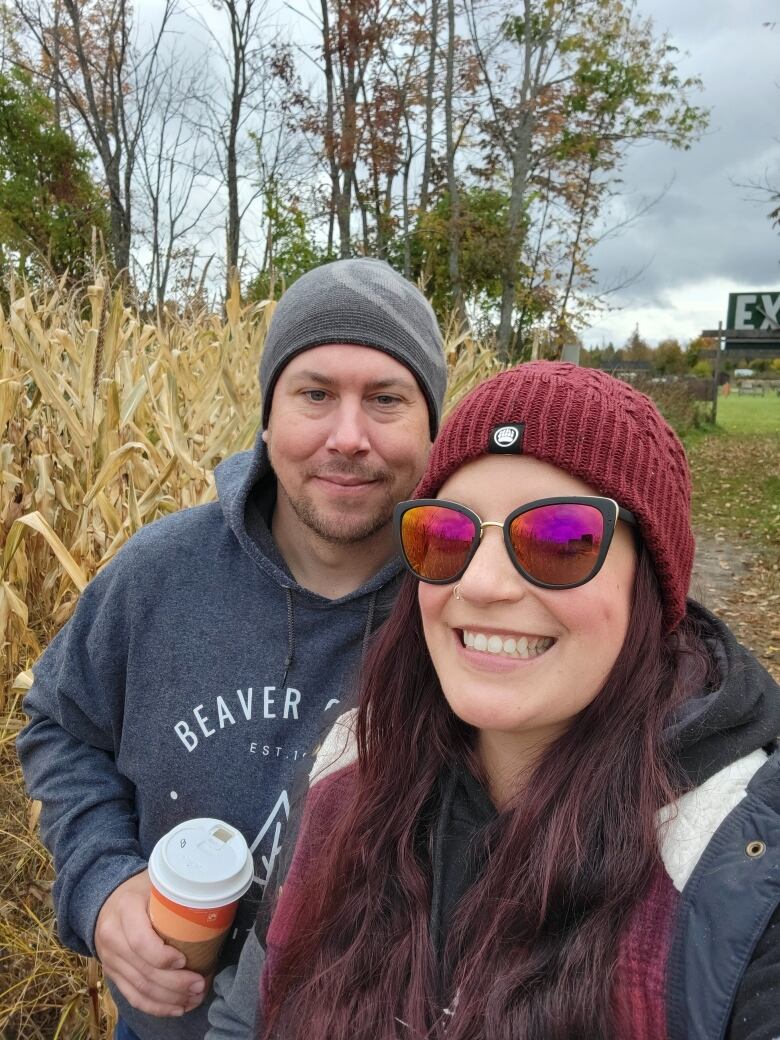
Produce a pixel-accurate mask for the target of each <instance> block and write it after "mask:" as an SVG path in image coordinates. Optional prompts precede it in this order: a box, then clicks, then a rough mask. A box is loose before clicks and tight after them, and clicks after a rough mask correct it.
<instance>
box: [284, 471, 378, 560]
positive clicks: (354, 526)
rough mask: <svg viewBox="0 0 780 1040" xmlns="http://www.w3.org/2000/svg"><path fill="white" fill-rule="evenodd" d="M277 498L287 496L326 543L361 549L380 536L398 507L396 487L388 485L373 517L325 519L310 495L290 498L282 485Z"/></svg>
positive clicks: (294, 509)
mask: <svg viewBox="0 0 780 1040" xmlns="http://www.w3.org/2000/svg"><path fill="white" fill-rule="evenodd" d="M277 494H279V495H283V496H284V497H285V498H286V499H287V501H288V503H289V505H290V508H291V509H292V511H293V512H294V513H295V515H296V516H297V517H298V519H299V520H300V522H301V523H302V524H303V525H304V526H305V527H308V528H309V530H310V531H312V532H313V533H314V534H316V535H317V536H318V537H319V538H321V539H322V540H323V541H324V542H328V543H329V544H330V545H358V544H360V543H361V542H365V541H368V539H370V538H373V536H374V535H375V534H379V532H380V531H382V530H384V529H385V528H386V527H387V525H388V524H389V523H390V521H391V519H392V516H393V508H394V506H395V496H394V494H393V488H392V485H390V484H387V485H385V494H384V497H383V499H382V501H381V502H379V503H378V504H377V506H376V508H375V509H374V511H373V512H372V513H371V514H370V515H369V516H355V517H352V516H350V514H349V513H342V514H341V515H339V516H338V517H333V518H331V517H328V516H324V515H323V514H322V512H321V511H319V510H318V509H317V507H316V506H315V505H314V502H313V501H312V500H311V498H310V497H309V496H308V495H306V494H301V495H300V496H298V497H297V498H293V497H292V496H290V495H289V494H288V493H287V491H286V490H285V489H284V488H283V487H282V485H281V484H279V485H278V491H277Z"/></svg>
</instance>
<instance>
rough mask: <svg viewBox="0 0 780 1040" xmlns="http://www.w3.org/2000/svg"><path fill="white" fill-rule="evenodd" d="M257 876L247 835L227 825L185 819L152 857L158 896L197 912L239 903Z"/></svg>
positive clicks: (150, 872)
mask: <svg viewBox="0 0 780 1040" xmlns="http://www.w3.org/2000/svg"><path fill="white" fill-rule="evenodd" d="M253 875H254V862H253V860H252V853H251V852H250V851H249V848H248V847H247V843H246V841H245V840H244V836H243V834H241V833H240V831H237V830H236V829H235V827H231V826H230V824H229V823H224V822H223V821H222V820H214V819H210V818H201V819H195V820H185V822H184V823H180V824H178V826H176V827H174V828H173V830H171V831H168V833H167V834H164V835H163V837H162V838H160V840H159V841H158V842H157V844H156V845H155V846H154V848H153V849H152V855H151V856H150V857H149V878H150V880H151V882H152V884H153V885H154V887H155V888H156V889H157V891H158V892H160V893H161V894H162V895H164V896H166V897H167V898H168V899H171V900H173V902H174V903H181V904H182V905H183V906H190V907H194V908H195V909H199V908H200V907H217V906H225V905H226V904H227V903H232V902H234V901H235V900H236V899H240V898H241V896H242V895H243V894H244V893H245V892H246V891H247V889H248V888H249V886H250V885H251V884H252V877H253Z"/></svg>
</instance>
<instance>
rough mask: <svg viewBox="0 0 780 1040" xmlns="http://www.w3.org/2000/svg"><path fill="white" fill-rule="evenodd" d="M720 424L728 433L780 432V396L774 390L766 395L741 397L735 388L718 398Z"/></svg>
mask: <svg viewBox="0 0 780 1040" xmlns="http://www.w3.org/2000/svg"><path fill="white" fill-rule="evenodd" d="M718 426H721V427H723V429H724V430H725V431H726V432H727V433H739V434H743V433H747V434H750V433H776V434H780V396H778V394H777V391H773V392H772V393H767V394H766V395H765V396H764V397H739V396H738V395H737V392H736V391H735V390H733V391H732V392H731V393H730V394H729V396H728V397H719V398H718Z"/></svg>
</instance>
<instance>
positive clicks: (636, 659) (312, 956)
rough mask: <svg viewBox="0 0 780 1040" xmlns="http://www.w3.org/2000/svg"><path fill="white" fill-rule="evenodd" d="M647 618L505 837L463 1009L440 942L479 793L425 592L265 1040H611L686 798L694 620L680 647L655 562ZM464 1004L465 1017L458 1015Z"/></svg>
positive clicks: (475, 892)
mask: <svg viewBox="0 0 780 1040" xmlns="http://www.w3.org/2000/svg"><path fill="white" fill-rule="evenodd" d="M638 557H639V558H638V564H637V571H636V577H635V583H634V591H633V601H632V608H631V617H630V620H629V625H628V631H627V634H626V638H625V641H624V644H623V647H622V649H621V651H620V653H619V655H618V657H617V660H616V661H615V664H614V666H613V668H612V670H611V672H610V674H609V676H608V677H607V679H606V681H605V684H604V686H603V688H602V690H601V691H600V693H599V694H598V696H597V697H596V698H595V699H594V700H593V702H592V703H591V704H590V705H588V707H586V708H585V709H584V710H583V711H582V712H581V713H580V714H579V715H578V716H577V718H576V719H575V720H574V721H573V723H572V725H571V726H570V728H569V729H568V731H567V732H566V733H565V734H564V735H563V736H561V737H560V738H559V739H558V740H556V741H555V742H554V743H553V744H552V745H551V746H549V747H548V748H547V749H546V750H545V752H544V753H543V755H542V756H541V757H540V759H539V761H538V762H537V764H536V766H535V767H534V769H533V771H532V773H531V774H530V775H529V776H528V777H526V778H524V781H523V786H522V793H521V794H520V795H518V798H517V799H516V801H515V802H514V803H513V804H510V805H508V806H506V807H505V808H504V809H503V810H502V811H501V812H500V814H499V816H498V819H497V820H496V822H495V823H494V824H493V825H491V827H490V828H489V829H488V830H489V833H487V835H486V839H485V840H486V843H487V849H486V851H487V855H486V858H485V863H486V866H485V868H484V871H483V873H482V875H481V877H480V879H479V880H478V881H477V882H476V883H475V884H474V885H473V887H472V889H471V890H470V891H469V893H468V894H467V895H466V896H465V897H464V899H463V900H462V901H461V903H460V905H459V906H458V908H457V911H456V914H455V917H454V921H453V924H452V927H451V928H450V934H449V936H448V939H447V950H446V958H445V959H446V962H447V963H448V964H450V965H453V969H452V972H453V974H452V978H451V979H450V980H449V986H448V993H447V994H445V995H444V996H443V997H442V994H440V993H438V992H437V989H438V978H439V975H438V972H439V966H438V965H437V964H435V963H434V960H435V958H434V952H433V948H432V945H431V941H430V938H429V933H428V925H429V912H430V899H431V848H430V840H431V834H432V827H433V819H434V817H435V813H436V791H437V780H438V778H439V777H440V775H441V774H442V771H443V770H444V769H446V768H447V767H448V766H451V765H452V764H453V763H456V762H458V761H460V762H464V763H465V764H466V765H467V767H468V768H470V769H471V770H472V771H473V772H475V773H476V774H477V775H479V765H478V763H477V762H476V761H475V756H474V754H473V750H472V746H473V736H474V734H473V731H472V730H471V729H470V728H469V727H468V726H466V725H465V724H464V723H462V722H461V721H460V720H459V719H458V718H457V717H456V716H455V715H454V714H453V712H452V711H451V710H450V708H449V706H448V704H447V702H446V700H445V698H444V696H443V694H442V691H441V688H440V686H439V682H438V679H437V677H436V673H435V671H434V669H433V666H432V664H431V660H430V656H429V654H428V652H427V648H426V645H425V641H424V638H423V632H422V624H421V619H420V613H419V609H418V605H417V584H416V582H414V581H412V580H411V579H409V580H408V581H406V582H405V584H404V585H403V587H402V590H401V592H400V594H399V597H398V600H397V603H396V606H395V608H394V610H393V613H392V614H391V616H390V618H389V619H388V621H387V622H386V623H385V625H384V626H383V627H382V629H381V632H380V635H379V636H378V638H377V640H376V642H375V644H374V646H373V648H372V650H371V652H370V654H369V657H368V659H367V661H366V666H365V668H364V672H363V680H362V690H361V698H360V706H359V712H358V723H357V737H358V766H357V771H356V778H355V783H354V785H353V787H352V794H351V797H350V798H349V799H348V800H347V804H345V805H344V806H343V807H341V811H340V815H339V817H338V818H337V819H335V820H334V821H333V826H332V830H331V831H330V832H329V834H328V835H327V840H324V838H323V840H322V841H321V842H318V848H317V849H316V850H314V853H315V857H316V858H315V864H316V866H315V867H314V869H312V870H311V871H310V872H308V875H307V881H306V899H305V900H304V905H302V906H301V908H300V909H299V912H298V916H297V920H296V925H295V928H294V929H293V932H292V934H291V936H290V940H289V942H288V943H287V944H286V946H285V948H284V950H283V951H282V953H281V957H280V961H279V962H278V966H277V970H275V971H274V972H273V975H272V978H271V979H270V983H269V990H268V999H267V1002H266V1007H265V1008H264V1014H263V1019H264V1028H263V1034H262V1035H263V1036H264V1037H265V1038H266V1040H271V1038H283V1040H396V1038H398V1037H409V1038H410V1040H412V1038H414V1040H417V1038H422V1037H438V1036H440V1035H442V1036H443V1035H444V1033H445V1025H444V1022H445V1021H446V1040H467V1038H468V1040H478V1038H479V1040H510V1038H511V1040H564V1038H565V1040H573V1038H579V1040H611V1038H612V1037H613V1036H614V1035H615V1031H616V1030H615V1025H616V1023H615V1021H614V1012H613V1007H612V1000H611V993H612V979H613V972H614V966H615V957H616V949H617V938H618V935H619V933H620V931H621V928H622V926H623V925H624V923H625V921H626V918H627V915H628V914H629V913H630V911H631V909H632V908H633V907H634V906H635V904H636V903H637V901H638V900H639V898H640V897H641V896H642V894H643V893H644V891H645V889H646V887H647V884H648V881H649V879H650V877H651V875H652V872H653V869H654V868H655V866H656V865H657V863H658V849H657V836H656V825H655V816H656V813H657V811H658V810H659V808H661V806H663V805H665V804H666V803H668V802H669V801H670V800H672V798H673V797H674V796H675V795H676V794H678V793H679V790H680V787H679V781H678V780H677V779H676V778H675V775H674V770H673V766H672V764H671V761H672V756H671V754H670V752H669V749H668V748H666V747H665V746H664V741H663V736H662V733H663V727H664V721H665V720H666V719H667V718H668V715H669V713H670V711H671V710H672V709H673V708H674V707H675V705H676V703H677V702H678V701H679V700H680V698H681V696H682V693H683V691H682V679H681V675H682V672H683V671H685V673H686V675H687V676H688V677H690V675H691V668H690V667H686V668H685V669H683V668H682V667H681V663H682V658H683V657H689V658H690V657H691V656H692V657H693V659H694V663H695V665H696V670H697V671H698V672H699V675H700V677H702V678H703V677H704V673H705V671H706V660H707V657H706V653H705V651H704V649H703V646H702V644H701V642H700V641H699V639H698V636H697V633H696V632H695V631H694V629H693V623H692V622H691V621H689V620H688V619H684V620H683V622H682V624H681V625H680V626H679V628H678V629H677V631H676V632H675V633H673V634H672V635H664V627H663V617H662V608H661V599H660V595H659V591H658V587H657V583H656V579H655V575H654V572H653V570H652V565H651V563H650V558H649V555H648V554H647V552H646V550H645V549H644V548H643V547H642V546H640V547H639V552H638ZM456 994H457V1002H456V1007H455V1010H454V1014H453V1015H451V1016H448V1017H446V1019H444V1018H443V1016H442V1002H443V1001H444V1002H451V1001H452V1000H453V999H454V998H455V995H456Z"/></svg>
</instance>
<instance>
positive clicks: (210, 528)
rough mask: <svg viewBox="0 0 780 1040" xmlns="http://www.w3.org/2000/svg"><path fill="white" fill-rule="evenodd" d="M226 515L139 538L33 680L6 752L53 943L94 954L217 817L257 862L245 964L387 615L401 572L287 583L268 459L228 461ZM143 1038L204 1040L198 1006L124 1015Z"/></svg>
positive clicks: (237, 944)
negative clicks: (132, 892) (191, 837)
mask: <svg viewBox="0 0 780 1040" xmlns="http://www.w3.org/2000/svg"><path fill="white" fill-rule="evenodd" d="M216 478H217V490H218V493H219V502H218V503H213V504H209V505H204V506H199V507H196V508H193V509H187V510H183V511H182V512H180V513H175V514H173V515H171V516H169V517H166V518H165V519H163V520H159V521H157V522H156V523H153V524H150V525H149V526H148V527H146V528H144V529H143V530H141V531H139V532H138V533H137V534H136V535H135V536H134V537H133V538H132V539H131V540H130V541H129V542H128V544H127V545H126V546H125V547H124V548H123V549H122V550H121V551H120V552H119V553H118V554H117V556H116V558H115V559H114V560H113V561H112V562H111V563H110V564H109V565H108V566H107V567H106V568H105V569H104V570H103V571H101V572H100V574H98V575H97V577H96V578H95V579H94V580H93V581H92V582H90V584H89V585H88V586H87V588H86V589H85V590H84V592H83V593H82V595H81V598H80V600H79V603H78V606H77V608H76V611H75V613H74V615H73V617H72V618H71V619H70V621H69V622H68V623H67V625H65V626H64V628H63V629H62V630H61V631H60V632H59V633H58V635H57V636H56V638H55V639H54V640H53V641H52V643H51V644H50V646H49V647H48V649H47V650H46V652H45V653H44V654H43V656H42V657H41V659H40V660H39V661H38V663H37V664H36V666H35V668H34V676H35V682H34V685H33V687H32V689H31V690H30V692H29V693H28V695H27V697H26V699H25V702H24V708H25V711H26V712H27V714H28V715H29V717H30V722H29V724H28V725H27V726H26V728H25V729H24V730H23V731H22V733H21V734H20V736H19V738H18V742H17V748H18V752H19V758H20V760H21V763H22V768H23V770H24V775H25V780H26V782H27V787H28V790H29V792H30V794H31V796H32V797H33V798H38V799H40V800H41V802H42V803H43V809H42V812H41V818H40V824H41V834H42V837H43V840H44V842H45V843H46V845H47V846H48V847H49V848H50V849H51V851H52V853H53V855H54V862H55V867H56V873H57V880H56V882H55V886H54V900H55V906H56V911H57V923H58V929H59V936H60V939H61V941H62V942H63V943H64V944H65V945H66V946H70V947H71V948H72V949H74V950H76V951H78V952H79V953H82V954H94V952H95V947H94V930H95V923H96V919H97V916H98V912H99V910H100V908H101V906H102V905H103V903H104V901H105V899H106V898H107V897H108V896H109V895H110V893H111V892H112V891H113V890H114V889H115V888H116V887H117V886H118V885H119V884H121V882H123V881H126V880H127V879H128V878H129V877H131V876H133V875H134V874H137V873H139V872H140V871H142V870H143V869H144V868H145V867H146V864H147V860H148V858H149V855H150V853H151V850H152V848H153V846H154V844H155V842H156V841H157V839H158V838H160V837H161V836H162V835H163V834H165V833H166V831H168V830H169V829H170V828H171V827H173V826H174V825H175V824H177V823H180V822H181V821H182V820H186V819H189V818H191V817H194V816H212V817H217V818H220V819H224V820H226V821H227V822H228V823H231V824H233V825H234V826H235V827H238V828H239V829H240V830H241V831H242V832H243V834H244V836H245V837H246V839H247V841H248V842H249V844H250V847H251V849H252V851H253V853H254V857H255V882H254V884H253V885H252V888H251V889H250V891H249V893H248V894H247V896H246V897H245V898H244V900H243V901H242V904H241V907H240V909H239V914H238V917H237V921H236V926H235V928H234V929H233V931H232V933H231V936H230V938H229V940H228V943H227V945H226V948H225V950H224V952H223V957H222V964H221V967H224V966H225V965H227V964H229V963H231V962H233V961H235V960H236V959H237V958H238V954H239V952H240V949H241V946H242V944H243V940H244V938H245V936H246V935H247V934H248V932H249V931H250V930H251V928H252V925H253V923H254V919H255V914H256V907H257V903H258V901H259V898H260V896H261V894H262V891H263V888H264V886H265V883H266V881H267V879H268V877H269V875H270V873H271V870H272V867H273V864H274V860H275V858H276V856H277V853H278V851H279V847H280V843H281V838H282V834H283V830H284V826H285V823H286V820H287V816H288V812H289V792H290V785H291V782H292V777H293V774H294V772H295V767H296V762H298V763H300V761H301V758H302V757H303V756H305V755H306V754H307V750H308V749H309V748H310V747H311V746H312V744H313V743H314V741H315V738H316V735H317V733H318V731H319V728H320V725H321V718H322V713H323V711H324V710H325V709H326V708H328V707H329V706H332V705H333V704H334V703H336V702H338V701H339V700H340V699H341V698H342V696H343V693H344V691H345V690H348V688H349V686H350V685H351V682H350V680H351V677H352V675H353V674H354V672H355V670H356V668H357V666H358V664H359V661H360V657H361V653H362V650H363V648H364V646H365V642H366V640H367V638H368V636H369V634H370V632H371V631H372V629H373V628H375V627H376V625H377V624H379V623H380V622H381V621H382V620H383V619H384V617H385V616H386V615H387V612H388V611H389V609H390V606H391V604H392V601H393V599H394V598H395V593H396V590H397V584H398V578H399V564H398V562H397V561H393V562H391V563H389V564H388V565H386V566H385V567H384V568H383V569H382V570H381V571H380V572H379V573H377V574H376V575H375V576H374V577H373V578H372V579H371V580H370V581H368V582H366V583H365V584H364V585H363V586H362V587H361V588H359V589H357V590H356V591H355V592H353V593H351V594H350V595H348V596H343V597H341V598H340V599H335V600H328V599H324V598H323V597H321V596H318V595H315V594H314V593H312V592H309V591H308V590H307V589H304V588H302V587H301V586H300V585H298V584H297V583H296V581H295V579H294V578H293V577H292V575H291V574H290V572H289V570H288V568H287V567H286V565H285V563H284V561H283V560H282V558H281V556H280V555H279V553H278V550H277V549H276V546H275V544H274V542H273V540H272V538H271V535H270V532H269V530H268V524H267V521H268V518H269V517H270V515H271V511H272V509H273V503H274V500H275V493H276V482H275V478H274V476H273V473H272V472H271V470H270V466H269V464H268V459H267V455H266V452H265V447H264V445H263V444H262V441H260V440H258V443H257V446H256V448H255V450H254V451H253V452H244V453H241V454H238V455H235V456H233V457H232V458H230V459H227V460H226V461H225V462H223V463H222V464H221V465H220V466H219V467H218V469H217V471H216ZM112 991H113V994H114V997H115V999H116V1000H117V1004H118V1006H119V1009H120V1013H121V1015H122V1017H123V1018H124V1019H125V1020H126V1021H127V1023H128V1025H129V1026H130V1027H131V1028H132V1029H133V1030H134V1031H135V1032H136V1033H137V1034H138V1036H139V1037H141V1040H156V1038H160V1040H163V1038H164V1040H178V1038H185V1037H186V1038H195V1037H197V1038H199V1040H200V1038H202V1037H203V1035H204V1033H205V1031H206V1028H207V1005H208V1003H209V1001H208V1000H207V1001H206V1002H205V1004H204V1006H202V1007H201V1008H198V1009H196V1010H195V1011H193V1012H191V1013H189V1014H188V1015H185V1016H184V1017H183V1018H180V1019H170V1018H164V1019H163V1018H154V1017H152V1016H149V1015H145V1014H143V1013H141V1012H139V1011H136V1010H135V1009H133V1008H131V1007H130V1006H129V1005H128V1004H127V1003H126V1001H125V1000H124V999H123V998H122V997H121V995H120V994H119V993H118V992H117V991H116V989H115V988H113V990H112Z"/></svg>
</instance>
